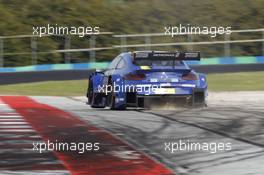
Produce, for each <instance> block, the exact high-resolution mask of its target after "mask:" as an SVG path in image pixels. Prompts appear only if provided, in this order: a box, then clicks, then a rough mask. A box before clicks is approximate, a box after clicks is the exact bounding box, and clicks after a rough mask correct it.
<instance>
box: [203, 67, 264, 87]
mask: <svg viewBox="0 0 264 175" xmlns="http://www.w3.org/2000/svg"><path fill="white" fill-rule="evenodd" d="M207 81H208V86H209V87H208V88H209V90H210V91H264V71H260V72H239V73H224V74H208V75H207Z"/></svg>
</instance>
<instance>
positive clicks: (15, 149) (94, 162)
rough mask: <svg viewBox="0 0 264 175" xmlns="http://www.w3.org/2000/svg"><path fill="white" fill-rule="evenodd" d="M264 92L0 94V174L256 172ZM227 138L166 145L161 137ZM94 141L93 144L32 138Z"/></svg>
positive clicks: (259, 172) (263, 157)
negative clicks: (175, 97)
mask: <svg viewBox="0 0 264 175" xmlns="http://www.w3.org/2000/svg"><path fill="white" fill-rule="evenodd" d="M263 104H264V92H237V93H236V92H233V93H227V92H223V93H210V96H209V106H208V107H207V108H194V109H186V108H181V107H179V108H176V109H168V107H166V106H164V107H162V108H161V109H159V110H157V109H156V110H143V109H133V108H131V109H128V110H126V111H113V110H109V109H91V108H89V107H88V106H87V105H86V104H85V98H83V97H75V98H68V97H21V96H0V158H1V159H0V174H1V175H2V174H12V175H13V174H88V175H90V174H92V175H93V174H99V175H115V174H116V175H118V174H124V175H126V174H129V175H130V174H135V175H137V174H142V175H145V174H147V175H156V174H163V175H165V174H166V175H169V174H184V175H185V174H191V175H193V174H194V175H196V174H199V175H200V174H202V175H220V174H221V175H222V174H225V175H229V174H230V175H248V174H250V175H263V174H264V167H263V164H264V154H263V153H264V149H263V148H264V127H263V125H264V105H263ZM180 140H181V141H185V142H186V141H190V142H193V143H230V144H231V145H232V149H231V150H218V151H217V152H216V153H211V152H210V151H206V150H204V151H201V150H174V151H173V152H172V151H171V150H168V149H166V146H165V143H178V142H179V141H180ZM43 141H46V142H47V141H57V142H65V143H72V142H74V143H81V142H86V143H88V142H91V143H95V142H99V143H100V149H99V150H98V151H88V152H85V153H83V154H81V153H78V152H76V151H44V152H43V153H39V152H38V151H36V150H33V146H32V143H33V142H43Z"/></svg>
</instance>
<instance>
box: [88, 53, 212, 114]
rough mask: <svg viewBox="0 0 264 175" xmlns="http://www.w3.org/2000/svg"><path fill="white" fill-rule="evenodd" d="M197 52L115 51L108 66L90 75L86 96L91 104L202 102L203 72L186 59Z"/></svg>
mask: <svg viewBox="0 0 264 175" xmlns="http://www.w3.org/2000/svg"><path fill="white" fill-rule="evenodd" d="M192 60H193V61H199V60H200V52H166V51H136V52H125V53H121V54H120V55H118V56H117V57H116V58H115V59H114V60H113V61H112V62H111V64H110V65H109V67H108V68H107V70H105V71H104V72H103V71H98V70H97V71H96V72H94V73H92V74H91V75H90V77H89V83H88V90H87V98H88V104H89V105H90V106H91V107H94V108H104V107H106V106H109V107H110V108H111V109H125V108H126V107H129V106H134V107H143V108H147V107H150V106H151V105H152V104H157V105H160V104H161V103H170V104H172V103H173V104H174V103H175V104H176V103H180V104H186V105H188V106H196V105H199V106H201V105H202V106H205V105H206V98H207V82H206V76H205V75H204V74H202V73H197V72H195V71H194V70H193V69H191V68H190V67H189V66H188V65H187V64H186V62H185V61H192Z"/></svg>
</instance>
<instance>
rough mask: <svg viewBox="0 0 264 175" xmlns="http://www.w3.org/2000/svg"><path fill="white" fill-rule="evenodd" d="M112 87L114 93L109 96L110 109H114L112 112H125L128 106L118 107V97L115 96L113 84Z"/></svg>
mask: <svg viewBox="0 0 264 175" xmlns="http://www.w3.org/2000/svg"><path fill="white" fill-rule="evenodd" d="M110 86H111V87H112V88H111V90H112V91H111V93H110V94H109V96H108V104H109V107H110V109H112V110H124V109H126V105H121V106H118V107H116V95H115V91H114V89H113V88H114V87H113V86H112V82H111V83H110Z"/></svg>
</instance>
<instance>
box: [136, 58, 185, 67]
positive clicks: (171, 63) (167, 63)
mask: <svg viewBox="0 0 264 175" xmlns="http://www.w3.org/2000/svg"><path fill="white" fill-rule="evenodd" d="M134 64H135V65H138V66H151V67H168V68H175V67H183V66H185V65H184V63H183V61H177V60H151V59H139V60H134Z"/></svg>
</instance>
